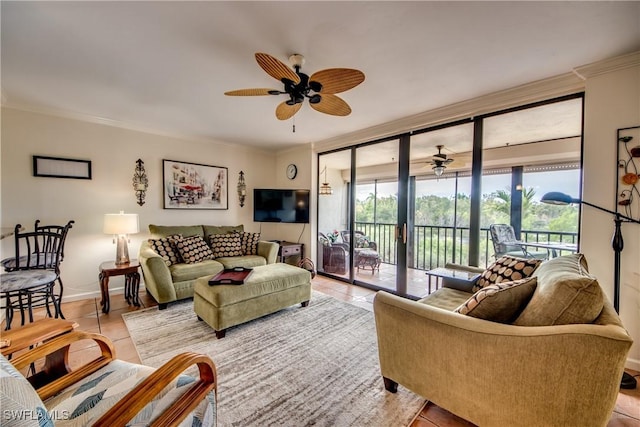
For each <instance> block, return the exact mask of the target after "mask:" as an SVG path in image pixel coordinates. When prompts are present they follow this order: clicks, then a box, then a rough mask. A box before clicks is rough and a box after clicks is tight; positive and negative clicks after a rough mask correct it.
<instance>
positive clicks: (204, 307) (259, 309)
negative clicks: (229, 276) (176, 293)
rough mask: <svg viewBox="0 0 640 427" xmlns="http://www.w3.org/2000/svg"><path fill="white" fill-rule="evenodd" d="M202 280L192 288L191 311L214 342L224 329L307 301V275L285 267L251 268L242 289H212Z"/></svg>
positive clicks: (303, 271)
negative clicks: (212, 333)
mask: <svg viewBox="0 0 640 427" xmlns="http://www.w3.org/2000/svg"><path fill="white" fill-rule="evenodd" d="M212 277H213V276H205V277H201V278H199V279H197V280H196V282H195V285H194V295H193V309H194V311H195V312H196V314H197V315H198V320H204V321H205V322H207V324H208V325H209V326H211V327H212V328H213V329H214V331H215V333H216V337H217V338H223V337H224V335H225V332H226V330H227V328H229V327H231V326H235V325H239V324H241V323H244V322H248V321H250V320H254V319H257V318H259V317H262V316H265V315H267V314H271V313H275V312H276V311H279V310H282V309H283V308H286V307H289V306H291V305H294V304H298V303H301V304H302V306H303V307H306V306H307V305H308V304H309V299H310V298H311V273H309V272H308V271H307V270H305V269H303V268H299V267H294V266H292V265H289V264H284V263H276V264H268V265H263V266H259V267H254V268H253V272H252V273H251V275H250V276H249V277H248V278H247V279H246V280H245V283H244V284H242V285H213V286H209V279H211V278H212Z"/></svg>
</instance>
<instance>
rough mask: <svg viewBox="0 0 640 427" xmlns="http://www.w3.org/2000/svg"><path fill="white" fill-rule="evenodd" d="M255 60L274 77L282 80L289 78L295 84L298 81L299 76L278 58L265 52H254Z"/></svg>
mask: <svg viewBox="0 0 640 427" xmlns="http://www.w3.org/2000/svg"><path fill="white" fill-rule="evenodd" d="M256 61H258V65H260V67H261V68H262V69H263V70H264V71H265V72H266V73H267V74H269V75H270V76H271V77H273V78H274V79H276V80H280V81H282V79H289V80H291V81H292V82H294V83H296V84H298V83H300V77H299V76H298V75H297V74H296V73H294V72H293V70H292V69H291V68H289V67H287V66H286V65H285V64H284V63H283V62H281V61H280V60H279V59H277V58H274V57H273V56H271V55H269V54H267V53H259V52H258V53H256Z"/></svg>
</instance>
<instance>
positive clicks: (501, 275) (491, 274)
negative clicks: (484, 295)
mask: <svg viewBox="0 0 640 427" xmlns="http://www.w3.org/2000/svg"><path fill="white" fill-rule="evenodd" d="M541 262H542V260H539V259H534V258H528V259H527V258H518V257H514V256H510V255H504V256H502V257H500V258H498V259H497V260H496V262H494V263H493V264H491V265H490V266H489V267H488V268H487V269H486V270H485V271H484V273H482V275H481V276H480V278H479V279H478V281H477V282H476V284H475V285H473V292H477V291H479V290H480V289H482V288H484V287H485V286H489V285H493V284H495V283H500V282H510V281H513V280H520V279H524V278H527V277H529V276H531V275H532V274H533V272H534V271H535V270H536V268H538V266H539V265H540V263H541Z"/></svg>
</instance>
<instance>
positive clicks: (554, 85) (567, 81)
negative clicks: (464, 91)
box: [313, 72, 585, 152]
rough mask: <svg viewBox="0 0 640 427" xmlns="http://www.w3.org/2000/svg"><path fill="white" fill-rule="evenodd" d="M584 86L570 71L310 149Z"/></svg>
mask: <svg viewBox="0 0 640 427" xmlns="http://www.w3.org/2000/svg"><path fill="white" fill-rule="evenodd" d="M584 87H585V84H584V80H583V79H581V78H579V77H578V76H577V75H575V74H574V73H572V72H571V73H565V74H561V75H559V76H555V77H550V78H547V79H543V80H537V81H534V82H531V83H526V84H523V85H520V86H515V87H512V88H509V89H505V90H501V91H498V92H494V93H490V94H488V95H483V96H480V97H477V98H472V99H469V100H466V101H461V102H458V103H455V104H450V105H447V106H444V107H440V108H436V109H433V110H429V111H425V112H423V113H418V114H415V115H413V116H408V117H405V118H402V119H399V120H394V121H391V122H387V123H383V124H381V125H377V126H372V127H369V128H366V129H362V130H359V131H356V132H351V133H349V134H346V135H342V136H338V137H335V138H330V139H326V140H323V141H319V142H317V143H315V144H313V146H314V150H316V151H318V152H321V151H329V150H333V149H337V148H342V147H345V146H349V145H353V144H358V143H362V142H367V141H374V140H376V139H381V138H385V137H389V136H393V135H398V134H401V133H407V132H411V131H415V130H418V129H424V128H427V127H430V126H436V125H439V124H443V123H450V122H453V121H456V120H462V119H467V118H473V117H476V116H480V115H484V114H489V113H493V112H496V111H500V110H505V109H508V108H512V107H517V106H519V105H525V104H530V103H533V102H538V101H544V100H546V99H551V98H557V97H560V96H564V95H570V94H574V93H578V92H581V91H583V90H584Z"/></svg>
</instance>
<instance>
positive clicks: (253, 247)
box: [241, 232, 260, 255]
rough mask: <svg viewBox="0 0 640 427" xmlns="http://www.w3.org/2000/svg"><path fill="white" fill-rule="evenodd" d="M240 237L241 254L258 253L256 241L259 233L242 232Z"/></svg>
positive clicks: (258, 238) (258, 239)
mask: <svg viewBox="0 0 640 427" xmlns="http://www.w3.org/2000/svg"><path fill="white" fill-rule="evenodd" d="M241 239H242V254H243V255H258V242H259V241H260V233H247V232H244V233H242V234H241Z"/></svg>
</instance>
